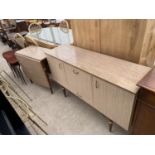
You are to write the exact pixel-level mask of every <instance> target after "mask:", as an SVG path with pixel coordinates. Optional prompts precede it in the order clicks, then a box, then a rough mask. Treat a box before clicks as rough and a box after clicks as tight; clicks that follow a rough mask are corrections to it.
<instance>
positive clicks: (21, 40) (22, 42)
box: [14, 33, 27, 48]
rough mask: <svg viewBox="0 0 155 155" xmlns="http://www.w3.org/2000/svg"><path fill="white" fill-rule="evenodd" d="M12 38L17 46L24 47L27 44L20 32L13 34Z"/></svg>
mask: <svg viewBox="0 0 155 155" xmlns="http://www.w3.org/2000/svg"><path fill="white" fill-rule="evenodd" d="M14 39H15V42H16V44H17V45H18V46H19V47H21V48H25V47H26V46H27V43H26V40H25V38H24V37H23V36H22V35H21V34H19V33H16V34H15V36H14Z"/></svg>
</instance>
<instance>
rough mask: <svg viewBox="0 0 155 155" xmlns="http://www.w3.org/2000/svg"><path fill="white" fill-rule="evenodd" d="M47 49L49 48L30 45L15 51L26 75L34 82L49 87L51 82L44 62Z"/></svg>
mask: <svg viewBox="0 0 155 155" xmlns="http://www.w3.org/2000/svg"><path fill="white" fill-rule="evenodd" d="M45 51H49V52H50V50H49V49H46V48H42V47H36V46H29V47H26V48H24V49H22V50H19V51H17V52H16V53H15V55H16V57H17V59H18V61H19V63H20V64H21V66H22V68H23V71H24V73H25V74H26V76H27V77H28V78H29V79H30V80H32V81H33V82H34V83H36V84H38V85H41V86H45V87H49V82H48V79H47V76H46V74H45V71H44V68H43V66H42V62H43V61H44V60H45V59H46V55H45V53H44V52H45Z"/></svg>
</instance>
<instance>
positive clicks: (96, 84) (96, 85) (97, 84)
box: [95, 80, 99, 88]
mask: <svg viewBox="0 0 155 155" xmlns="http://www.w3.org/2000/svg"><path fill="white" fill-rule="evenodd" d="M95 87H96V88H99V83H98V81H97V80H96V82H95Z"/></svg>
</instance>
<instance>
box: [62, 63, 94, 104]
mask: <svg viewBox="0 0 155 155" xmlns="http://www.w3.org/2000/svg"><path fill="white" fill-rule="evenodd" d="M64 68H65V73H66V79H67V82H68V85H67V88H68V89H69V90H70V91H71V92H73V93H74V94H75V95H76V96H78V97H80V98H81V99H82V100H84V101H86V102H87V103H89V104H92V76H91V75H90V74H88V73H86V72H83V71H82V70H79V69H77V68H75V67H73V66H71V65H68V64H66V63H64Z"/></svg>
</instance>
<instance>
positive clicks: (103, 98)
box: [93, 77, 135, 130]
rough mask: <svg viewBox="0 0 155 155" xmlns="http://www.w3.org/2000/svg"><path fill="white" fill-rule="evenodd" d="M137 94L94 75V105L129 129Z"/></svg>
mask: <svg viewBox="0 0 155 155" xmlns="http://www.w3.org/2000/svg"><path fill="white" fill-rule="evenodd" d="M134 97H135V95H134V94H132V93H130V92H128V91H126V90H124V89H122V88H119V87H117V86H115V85H113V84H110V83H108V82H106V81H103V80H100V79H98V78H96V77H93V107H95V108H96V109H97V110H98V111H100V112H101V113H103V114H104V115H105V116H107V117H108V118H110V119H111V120H113V121H114V122H116V123H117V124H118V125H120V126H121V127H123V128H124V129H126V130H128V127H129V122H130V117H131V112H132V108H133V103H134Z"/></svg>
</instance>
